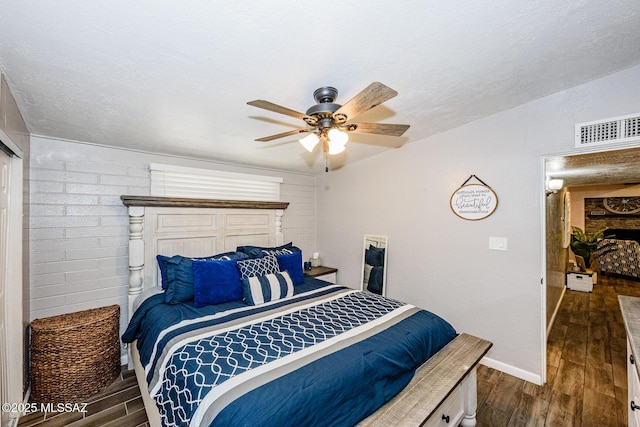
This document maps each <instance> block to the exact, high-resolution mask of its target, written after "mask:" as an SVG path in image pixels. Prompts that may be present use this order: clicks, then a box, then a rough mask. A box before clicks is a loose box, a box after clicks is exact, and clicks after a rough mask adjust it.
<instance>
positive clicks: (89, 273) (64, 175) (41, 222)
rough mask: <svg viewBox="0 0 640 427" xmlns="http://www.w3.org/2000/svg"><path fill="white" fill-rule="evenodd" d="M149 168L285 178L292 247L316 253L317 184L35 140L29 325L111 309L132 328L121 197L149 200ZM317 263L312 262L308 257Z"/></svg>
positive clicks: (287, 225) (286, 233) (223, 166)
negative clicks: (116, 307) (114, 306)
mask: <svg viewBox="0 0 640 427" xmlns="http://www.w3.org/2000/svg"><path fill="white" fill-rule="evenodd" d="M149 163H165V164H175V165H180V166H190V167H199V168H208V169H216V170H226V171H233V172H241V173H253V174H258V175H269V176H280V177H282V178H284V183H283V184H282V186H281V200H282V201H288V202H290V205H289V207H288V209H287V210H286V211H285V215H284V218H283V232H284V238H285V241H293V242H294V243H295V244H296V245H298V246H300V247H301V248H302V250H303V252H304V254H305V255H304V256H307V254H310V253H312V252H313V251H315V250H316V230H315V210H316V207H315V178H314V177H313V176H307V175H300V174H292V173H287V172H277V171H269V170H261V169H253V168H245V167H240V166H230V165H226V164H218V163H212V162H204V161H196V160H190V159H184V158H178V157H170V156H160V155H154V154H148V153H141V152H134V151H127V150H122V149H113V148H107V147H101V146H95V145H90V144H82V143H76V142H70V141H62V140H55V139H48V138H42V137H33V138H32V140H31V160H30V169H29V177H28V179H29V183H28V184H29V185H30V188H31V193H30V195H29V212H30V223H29V232H30V295H31V296H30V299H31V300H30V306H31V313H30V318H31V319H32V320H33V319H36V318H42V317H48V316H53V315H57V314H62V313H70V312H74V311H78V310H84V309H88V308H94V307H101V306H105V305H110V304H120V305H121V307H122V308H121V321H120V323H121V330H122V331H124V328H125V326H126V322H127V318H126V307H127V299H126V295H127V286H128V285H127V282H128V278H129V276H128V274H129V271H128V259H127V250H128V246H127V245H128V237H127V236H128V216H127V210H126V208H125V207H124V206H123V205H122V202H121V201H120V196H121V195H123V194H127V195H148V194H149V182H150V181H149V180H150V178H149ZM308 256H310V255H308Z"/></svg>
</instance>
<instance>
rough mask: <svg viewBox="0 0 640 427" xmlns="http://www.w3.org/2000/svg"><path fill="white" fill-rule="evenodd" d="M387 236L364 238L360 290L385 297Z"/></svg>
mask: <svg viewBox="0 0 640 427" xmlns="http://www.w3.org/2000/svg"><path fill="white" fill-rule="evenodd" d="M386 265H387V236H373V235H365V236H364V245H363V247H362V280H361V283H362V285H361V289H362V290H363V291H368V292H372V293H374V294H378V295H383V296H386V290H387V274H386V273H387V271H386Z"/></svg>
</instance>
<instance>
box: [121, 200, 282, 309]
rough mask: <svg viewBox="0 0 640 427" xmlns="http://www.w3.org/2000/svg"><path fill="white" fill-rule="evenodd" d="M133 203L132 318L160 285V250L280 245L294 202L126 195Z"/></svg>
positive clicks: (199, 252) (194, 253) (193, 253)
mask: <svg viewBox="0 0 640 427" xmlns="http://www.w3.org/2000/svg"><path fill="white" fill-rule="evenodd" d="M120 199H121V200H122V203H123V204H124V205H125V206H127V208H128V209H129V318H131V315H132V314H133V313H132V306H133V301H134V300H135V299H136V297H137V296H138V295H140V294H141V293H142V292H143V291H144V290H145V289H149V288H152V287H155V286H160V280H159V269H158V267H157V262H156V255H158V254H160V255H167V256H173V255H184V256H189V257H201V256H210V255H214V254H217V253H221V252H227V251H234V250H235V249H236V247H237V246H243V245H255V246H279V245H282V244H283V243H284V242H283V234H282V216H283V214H284V209H286V208H287V206H289V203H288V202H261V201H237V200H212V199H186V198H175V197H148V196H120Z"/></svg>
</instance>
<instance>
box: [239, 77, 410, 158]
mask: <svg viewBox="0 0 640 427" xmlns="http://www.w3.org/2000/svg"><path fill="white" fill-rule="evenodd" d="M397 94H398V92H396V91H395V90H393V89H391V88H390V87H387V86H385V85H383V84H382V83H379V82H374V83H371V84H370V85H369V86H367V87H366V88H365V89H364V90H363V91H362V92H360V93H358V94H357V95H356V96H354V97H353V98H352V99H351V100H350V101H349V102H347V103H346V104H344V105H340V104H336V103H334V101H335V99H336V96H338V90H337V89H336V88H333V87H331V86H323V87H321V88H319V89H317V90H316V91H315V92H313V98H314V99H315V100H316V104H315V105H313V106H312V107H310V108H309V109H308V110H307V112H306V113H304V114H303V113H300V112H298V111H294V110H291V109H289V108H285V107H282V106H280V105H277V104H274V103H272V102H269V101H265V100H263V99H257V100H255V101H250V102H247V104H249V105H252V106H254V107H258V108H263V109H265V110H269V111H273V112H276V113H280V114H284V115H287V116H291V117H295V118H296V119H302V120H304V122H305V123H306V125H307V126H306V127H304V128H300V129H295V130H291V131H288V132H283V133H279V134H276V135H271V136H266V137H264V138H258V139H256V141H260V142H267V141H273V140H274V139H278V138H284V137H286V136H292V135H297V134H301V133H308V134H309V135H307V136H306V137H304V138H301V139H300V143H301V144H302V145H303V146H304V148H306V149H307V150H308V151H313V149H314V148H315V146H316V145H317V144H318V142H320V141H322V150H323V151H324V152H325V153H326V154H338V153H341V152H343V151H344V149H345V145H346V143H347V141H348V140H349V135H348V134H347V132H355V133H371V134H378V135H390V136H401V135H402V134H403V133H404V132H405V131H406V130H407V129H409V125H397V124H389V123H357V122H354V119H355V118H356V117H357V116H359V115H360V114H362V113H364V112H365V111H368V110H370V109H372V108H373V107H376V106H378V105H380V104H382V103H383V102H385V101H387V100H389V99H391V98H393V97H394V96H396V95H397Z"/></svg>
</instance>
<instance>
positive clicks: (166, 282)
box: [156, 252, 247, 304]
mask: <svg viewBox="0 0 640 427" xmlns="http://www.w3.org/2000/svg"><path fill="white" fill-rule="evenodd" d="M246 257H247V255H246V254H244V253H240V252H224V253H221V254H216V255H212V256H210V257H203V258H187V257H183V256H180V255H176V256H173V257H167V256H164V255H158V256H157V257H156V259H157V260H158V266H159V267H160V276H161V278H162V289H165V290H166V292H165V302H166V303H167V304H178V303H181V302H186V301H193V269H192V265H191V263H192V261H193V260H208V259H225V260H228V259H244V258H246Z"/></svg>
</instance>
